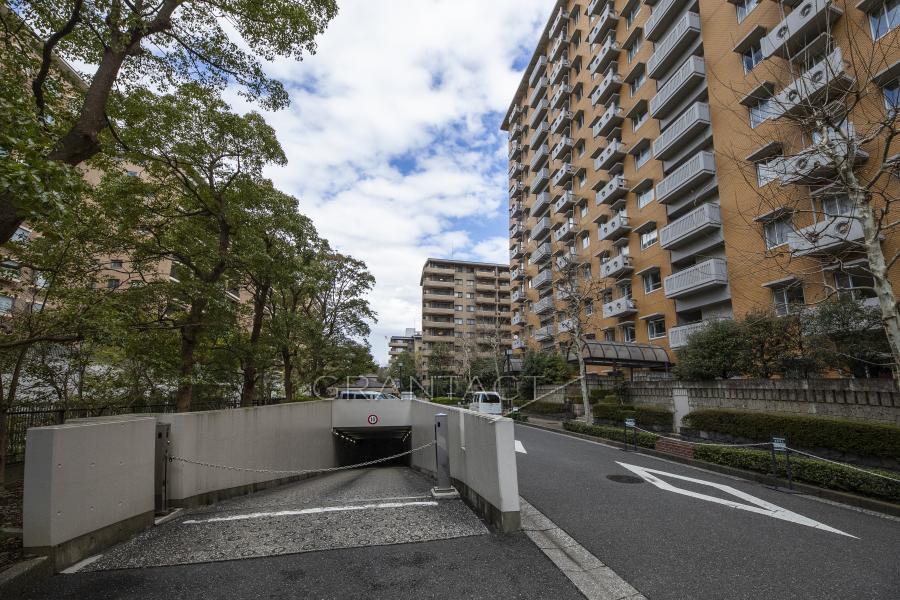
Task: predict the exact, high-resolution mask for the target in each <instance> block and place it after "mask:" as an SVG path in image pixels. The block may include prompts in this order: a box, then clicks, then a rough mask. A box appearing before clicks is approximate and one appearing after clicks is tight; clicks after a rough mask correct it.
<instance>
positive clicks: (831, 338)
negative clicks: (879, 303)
mask: <svg viewBox="0 0 900 600" xmlns="http://www.w3.org/2000/svg"><path fill="white" fill-rule="evenodd" d="M804 321H805V323H804V326H805V329H806V334H807V335H808V336H809V338H810V339H811V342H810V343H812V344H814V345H815V347H816V348H818V349H819V350H820V352H821V353H822V355H823V361H824V362H825V363H826V364H827V365H828V366H829V367H831V368H833V369H836V370H838V371H840V372H841V373H843V374H844V375H852V376H854V377H871V376H873V375H877V374H879V373H881V372H885V371H889V370H890V368H891V366H892V365H891V360H892V359H891V348H890V344H889V343H888V339H887V335H886V334H885V331H884V327H883V323H882V317H881V313H880V311H879V310H878V308H877V307H872V306H867V305H865V304H863V303H861V302H859V301H857V300H855V299H854V298H852V297H850V296H849V295H844V294H838V295H835V296H832V297H831V298H830V299H829V300H827V301H826V302H823V303H821V304H819V305H818V306H817V307H816V308H815V310H813V311H810V312H809V313H808V314H807V315H805V319H804Z"/></svg>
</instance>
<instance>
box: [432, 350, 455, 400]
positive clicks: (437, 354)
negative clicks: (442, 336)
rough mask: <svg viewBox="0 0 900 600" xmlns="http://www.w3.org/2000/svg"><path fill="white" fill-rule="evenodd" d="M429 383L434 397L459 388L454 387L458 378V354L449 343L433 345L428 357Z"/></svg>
mask: <svg viewBox="0 0 900 600" xmlns="http://www.w3.org/2000/svg"><path fill="white" fill-rule="evenodd" d="M427 372H428V382H429V387H430V390H431V393H432V395H433V396H444V395H447V394H449V393H450V392H451V390H453V388H454V387H455V388H458V387H459V386H458V385H457V386H454V385H453V379H454V378H455V377H457V376H458V372H457V365H456V352H455V351H454V348H453V345H452V344H450V343H447V342H437V343H434V344H432V346H431V353H430V354H429V355H428V368H427Z"/></svg>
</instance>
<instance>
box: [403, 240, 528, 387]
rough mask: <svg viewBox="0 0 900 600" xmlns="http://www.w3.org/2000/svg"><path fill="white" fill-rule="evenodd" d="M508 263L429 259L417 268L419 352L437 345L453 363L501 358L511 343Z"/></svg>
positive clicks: (429, 351) (426, 353)
mask: <svg viewBox="0 0 900 600" xmlns="http://www.w3.org/2000/svg"><path fill="white" fill-rule="evenodd" d="M509 278H510V275H509V265H502V264H492V263H479V262H468V261H458V260H451V259H440V258H429V259H428V260H427V261H426V262H425V266H424V267H423V268H422V278H421V280H420V282H419V285H421V286H422V354H423V358H424V360H423V367H424V368H425V370H426V372H427V369H428V360H429V357H430V356H431V354H432V351H433V350H434V348H435V346H436V345H437V344H441V343H444V344H450V346H449V347H450V348H451V350H452V354H453V355H454V358H455V363H456V365H457V366H458V367H462V366H463V365H464V364H465V362H466V361H470V360H472V359H474V358H478V357H482V358H486V357H497V356H500V355H504V354H505V352H506V350H507V349H509V348H510V345H511V342H512V336H511V329H512V325H511V323H510V318H511V313H510V309H509V306H510V282H509Z"/></svg>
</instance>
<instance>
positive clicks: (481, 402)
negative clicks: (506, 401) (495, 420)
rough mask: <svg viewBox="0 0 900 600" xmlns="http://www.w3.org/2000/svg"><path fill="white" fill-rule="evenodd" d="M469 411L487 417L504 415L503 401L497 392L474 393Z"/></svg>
mask: <svg viewBox="0 0 900 600" xmlns="http://www.w3.org/2000/svg"><path fill="white" fill-rule="evenodd" d="M469 410H474V411H475V412H480V413H484V414H486V415H500V414H503V399H502V398H501V397H500V394H498V393H497V392H473V393H472V400H471V401H470V402H469Z"/></svg>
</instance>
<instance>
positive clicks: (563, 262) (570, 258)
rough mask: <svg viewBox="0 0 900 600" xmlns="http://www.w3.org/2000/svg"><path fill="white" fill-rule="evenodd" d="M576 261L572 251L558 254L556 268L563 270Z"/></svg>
mask: <svg viewBox="0 0 900 600" xmlns="http://www.w3.org/2000/svg"><path fill="white" fill-rule="evenodd" d="M575 261H576V257H575V254H574V253H569V254H560V255H559V256H557V257H556V261H555V262H556V268H557V269H559V270H560V271H563V270H565V269H566V268H568V267H569V265H571V264H574V263H575Z"/></svg>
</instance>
